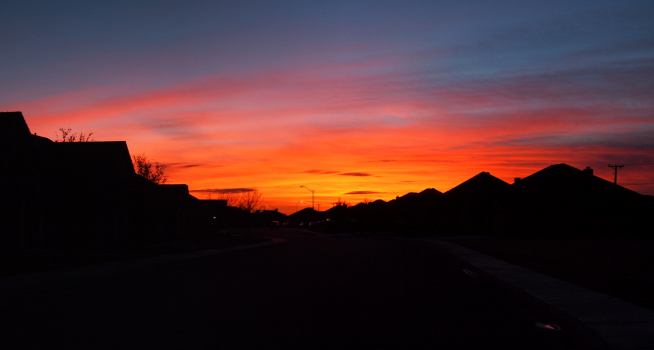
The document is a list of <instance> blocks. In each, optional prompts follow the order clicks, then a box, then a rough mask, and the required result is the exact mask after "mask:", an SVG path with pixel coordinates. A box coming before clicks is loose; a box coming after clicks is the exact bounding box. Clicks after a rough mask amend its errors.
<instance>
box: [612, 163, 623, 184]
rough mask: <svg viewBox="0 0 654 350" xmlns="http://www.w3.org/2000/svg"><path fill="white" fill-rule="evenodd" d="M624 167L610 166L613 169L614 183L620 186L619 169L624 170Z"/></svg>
mask: <svg viewBox="0 0 654 350" xmlns="http://www.w3.org/2000/svg"><path fill="white" fill-rule="evenodd" d="M622 167H624V165H611V164H609V168H613V183H614V184H616V185H617V184H618V169H622Z"/></svg>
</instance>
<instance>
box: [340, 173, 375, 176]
mask: <svg viewBox="0 0 654 350" xmlns="http://www.w3.org/2000/svg"><path fill="white" fill-rule="evenodd" d="M338 175H343V176H372V174H368V173H340V174H338Z"/></svg>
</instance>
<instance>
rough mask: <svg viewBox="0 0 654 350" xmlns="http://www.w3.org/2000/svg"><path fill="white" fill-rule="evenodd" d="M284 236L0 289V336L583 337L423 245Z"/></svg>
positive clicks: (172, 340) (505, 343)
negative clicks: (551, 326)
mask: <svg viewBox="0 0 654 350" xmlns="http://www.w3.org/2000/svg"><path fill="white" fill-rule="evenodd" d="M266 234H269V235H270V234H273V235H275V236H279V237H284V238H288V239H289V242H288V243H285V244H281V245H276V246H269V247H265V248H259V249H252V250H243V251H236V252H230V253H224V254H219V255H212V256H205V257H201V258H195V259H189V260H184V261H177V262H170V263H164V264H158V265H151V266H146V267H138V268H134V269H126V270H121V271H115V272H111V273H103V274H96V275H91V276H86V277H79V278H74V279H71V278H67V279H60V280H57V281H52V282H44V283H41V284H39V285H37V286H29V287H23V288H11V289H10V288H4V289H0V298H1V301H0V310H1V314H0V317H1V318H2V325H1V326H2V328H0V329H2V331H1V332H2V337H1V338H0V348H29V347H38V348H71V347H83V348H110V349H115V348H157V349H161V348H255V347H256V348H354V347H357V348H425V347H430V348H438V349H575V348H584V344H583V343H581V342H580V341H578V340H577V337H576V334H574V332H570V331H567V330H565V329H564V330H562V331H552V330H548V329H543V328H539V327H537V326H536V324H537V323H547V321H548V320H546V319H544V316H543V315H540V314H538V313H534V312H533V311H527V310H532V309H531V308H528V307H525V305H524V301H515V300H512V298H511V297H510V296H509V294H505V293H503V292H501V291H500V290H499V289H497V288H495V286H493V285H492V284H488V283H486V282H484V281H483V280H480V279H478V278H474V277H473V276H471V275H469V274H467V273H465V272H464V271H463V269H462V266H459V265H457V263H455V262H454V261H453V260H450V259H449V258H448V257H447V256H445V255H443V254H442V253H441V252H439V251H436V250H434V249H431V248H430V247H429V246H428V245H427V244H425V243H421V242H415V241H408V240H397V239H384V238H353V237H331V236H322V235H311V234H305V233H302V232H299V231H286V230H279V231H267V232H266Z"/></svg>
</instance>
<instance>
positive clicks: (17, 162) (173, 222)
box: [0, 112, 201, 249]
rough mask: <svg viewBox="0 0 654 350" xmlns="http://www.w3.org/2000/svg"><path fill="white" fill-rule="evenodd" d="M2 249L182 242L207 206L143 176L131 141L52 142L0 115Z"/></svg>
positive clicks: (18, 116) (182, 189)
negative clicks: (132, 153) (131, 150)
mask: <svg viewBox="0 0 654 350" xmlns="http://www.w3.org/2000/svg"><path fill="white" fill-rule="evenodd" d="M0 162H2V172H1V173H0V193H1V194H2V196H1V198H2V200H1V203H0V220H1V221H0V222H1V223H2V231H3V234H2V235H0V249H15V248H21V247H22V248H24V247H53V246H54V247H56V246H61V245H88V244H106V243H112V242H135V241H154V240H165V239H176V238H182V237H185V236H187V235H189V234H191V233H192V232H193V231H194V230H195V229H196V228H197V227H196V226H197V223H198V215H199V214H198V213H200V212H201V211H200V210H198V208H201V206H199V204H198V202H199V201H198V200H197V199H196V198H195V197H193V196H191V195H190V194H189V192H188V187H187V186H186V185H157V184H154V183H152V182H150V181H148V180H146V179H144V178H143V177H141V176H139V175H137V174H136V173H135V171H134V167H133V165H132V161H131V157H130V154H129V150H128V148H127V144H126V143H125V142H124V141H117V142H53V141H51V140H49V139H47V138H44V137H40V136H37V135H32V134H31V133H30V130H29V128H28V126H27V123H26V122H25V119H24V117H23V115H22V113H21V112H0Z"/></svg>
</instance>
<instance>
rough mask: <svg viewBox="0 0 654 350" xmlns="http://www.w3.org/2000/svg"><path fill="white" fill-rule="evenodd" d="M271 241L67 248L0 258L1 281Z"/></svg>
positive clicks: (223, 239)
mask: <svg viewBox="0 0 654 350" xmlns="http://www.w3.org/2000/svg"><path fill="white" fill-rule="evenodd" d="M266 241H269V239H267V238H262V237H246V236H232V235H216V236H213V237H208V238H203V239H200V240H189V241H171V242H160V243H142V244H124V245H111V246H101V247H93V248H90V247H65V248H60V249H57V250H56V251H53V250H48V251H28V252H20V253H5V254H0V277H7V276H14V275H23V274H29V273H36V272H46V271H54V270H60V269H67V268H71V267H79V266H88V265H97V264H102V263H108V262H113V261H122V260H133V259H139V258H147V257H152V256H157V255H170V254H182V253H189V252H195V251H201V250H208V249H219V248H227V247H232V246H238V245H247V244H254V243H259V242H266Z"/></svg>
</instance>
